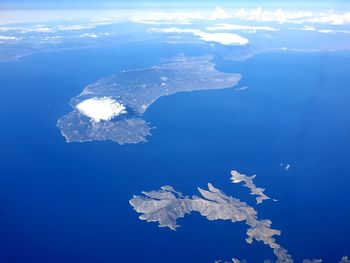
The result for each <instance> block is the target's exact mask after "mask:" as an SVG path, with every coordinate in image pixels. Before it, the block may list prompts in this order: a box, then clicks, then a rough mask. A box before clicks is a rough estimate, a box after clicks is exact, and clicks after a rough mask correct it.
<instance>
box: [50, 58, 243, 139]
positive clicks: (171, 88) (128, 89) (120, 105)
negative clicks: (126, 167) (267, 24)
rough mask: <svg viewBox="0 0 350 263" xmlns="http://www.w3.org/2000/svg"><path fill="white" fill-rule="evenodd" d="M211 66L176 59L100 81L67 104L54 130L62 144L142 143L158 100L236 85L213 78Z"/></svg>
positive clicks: (224, 76)
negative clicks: (151, 108) (149, 110)
mask: <svg viewBox="0 0 350 263" xmlns="http://www.w3.org/2000/svg"><path fill="white" fill-rule="evenodd" d="M211 60H212V57H211V56H201V57H186V56H183V55H180V56H177V57H175V58H172V59H168V60H165V61H164V62H163V63H162V64H161V65H159V66H154V67H151V68H146V69H139V70H131V71H123V72H120V73H117V74H115V75H112V76H110V77H106V78H102V79H100V80H98V81H97V82H95V83H93V84H90V85H88V86H86V87H85V89H84V90H83V91H82V93H81V94H80V95H78V96H77V97H74V98H72V100H71V102H70V105H71V106H72V108H73V111H71V112H70V113H68V114H67V115H65V116H63V117H61V118H60V119H59V120H58V122H57V126H58V128H59V129H60V130H61V133H62V135H63V136H64V137H65V138H66V141H67V142H84V141H94V140H112V141H115V142H117V143H119V144H126V143H139V142H146V141H147V139H146V137H147V136H149V135H151V133H150V127H149V123H147V122H146V121H145V120H144V119H143V114H144V113H145V111H146V110H147V108H148V107H149V106H150V105H151V104H152V103H153V102H154V101H156V100H157V99H158V98H160V97H163V96H169V95H172V94H174V93H177V92H185V91H197V90H208V89H224V88H231V87H234V86H235V85H236V84H237V83H238V81H239V80H240V78H241V76H240V75H239V74H231V73H223V72H219V71H217V70H216V69H215V68H214V66H215V65H214V63H212V62H211Z"/></svg>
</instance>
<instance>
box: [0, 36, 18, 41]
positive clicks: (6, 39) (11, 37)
mask: <svg viewBox="0 0 350 263" xmlns="http://www.w3.org/2000/svg"><path fill="white" fill-rule="evenodd" d="M11 40H19V38H18V37H14V36H0V41H1V42H3V41H11Z"/></svg>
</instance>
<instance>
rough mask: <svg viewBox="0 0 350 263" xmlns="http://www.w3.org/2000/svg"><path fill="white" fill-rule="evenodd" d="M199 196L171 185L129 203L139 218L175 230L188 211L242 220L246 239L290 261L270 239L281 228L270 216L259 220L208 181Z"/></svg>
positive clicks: (248, 207)
mask: <svg viewBox="0 0 350 263" xmlns="http://www.w3.org/2000/svg"><path fill="white" fill-rule="evenodd" d="M198 191H199V192H200V194H201V196H196V195H194V196H192V197H188V196H183V195H182V193H180V192H177V191H175V190H174V189H173V188H172V187H171V186H163V187H161V189H160V190H158V191H150V192H143V195H144V196H134V197H133V198H132V199H131V200H130V201H129V203H130V204H131V206H132V207H133V208H134V209H135V210H136V212H138V213H141V215H140V217H139V218H140V219H142V220H146V221H147V222H158V223H159V226H160V227H169V228H170V229H172V230H175V229H176V228H177V227H178V225H177V222H176V221H177V219H178V218H181V217H184V216H185V215H186V214H190V213H191V212H192V211H195V212H198V213H200V214H201V215H202V216H204V217H206V218H207V219H208V220H219V219H221V220H230V221H232V222H239V221H244V222H245V223H246V224H247V225H248V226H249V228H248V230H247V235H248V237H247V238H246V241H247V242H248V243H249V244H250V243H252V242H253V240H256V241H261V242H263V243H264V244H265V245H268V246H269V247H270V248H271V249H272V250H273V252H274V254H275V255H276V257H277V259H278V260H279V262H284V263H291V262H293V260H292V258H291V256H290V255H289V254H288V252H287V250H286V249H284V248H283V247H281V246H280V245H279V244H278V243H277V242H276V240H275V239H274V236H275V235H280V234H281V231H279V230H275V229H272V228H271V220H269V219H264V220H259V219H258V218H257V212H256V210H255V209H254V208H253V207H251V206H249V205H247V204H246V203H244V202H242V201H240V200H239V199H237V198H233V197H231V196H227V195H226V194H225V193H224V192H222V191H221V190H219V189H217V188H215V187H214V186H213V185H211V184H208V190H204V189H201V188H198Z"/></svg>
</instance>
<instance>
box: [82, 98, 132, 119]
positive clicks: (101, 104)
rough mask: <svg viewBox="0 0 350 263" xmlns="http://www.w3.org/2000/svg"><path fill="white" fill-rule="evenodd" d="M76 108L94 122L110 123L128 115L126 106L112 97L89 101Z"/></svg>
mask: <svg viewBox="0 0 350 263" xmlns="http://www.w3.org/2000/svg"><path fill="white" fill-rule="evenodd" d="M76 108H77V109H78V110H79V112H80V113H82V114H84V115H85V116H88V117H89V118H91V119H92V120H93V121H94V122H100V121H101V120H103V121H109V120H111V119H113V118H114V117H115V116H118V115H120V114H124V113H126V108H125V106H124V105H123V104H121V103H119V102H117V101H116V100H114V99H112V98H111V97H100V98H97V97H95V98H91V99H87V100H84V101H83V102H80V103H79V104H78V105H76Z"/></svg>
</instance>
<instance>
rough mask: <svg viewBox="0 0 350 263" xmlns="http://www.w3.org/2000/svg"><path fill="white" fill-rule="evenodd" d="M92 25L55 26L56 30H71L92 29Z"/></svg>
mask: <svg viewBox="0 0 350 263" xmlns="http://www.w3.org/2000/svg"><path fill="white" fill-rule="evenodd" d="M94 27H95V26H92V25H59V26H57V30H60V31H73V30H84V29H92V28H94Z"/></svg>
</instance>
